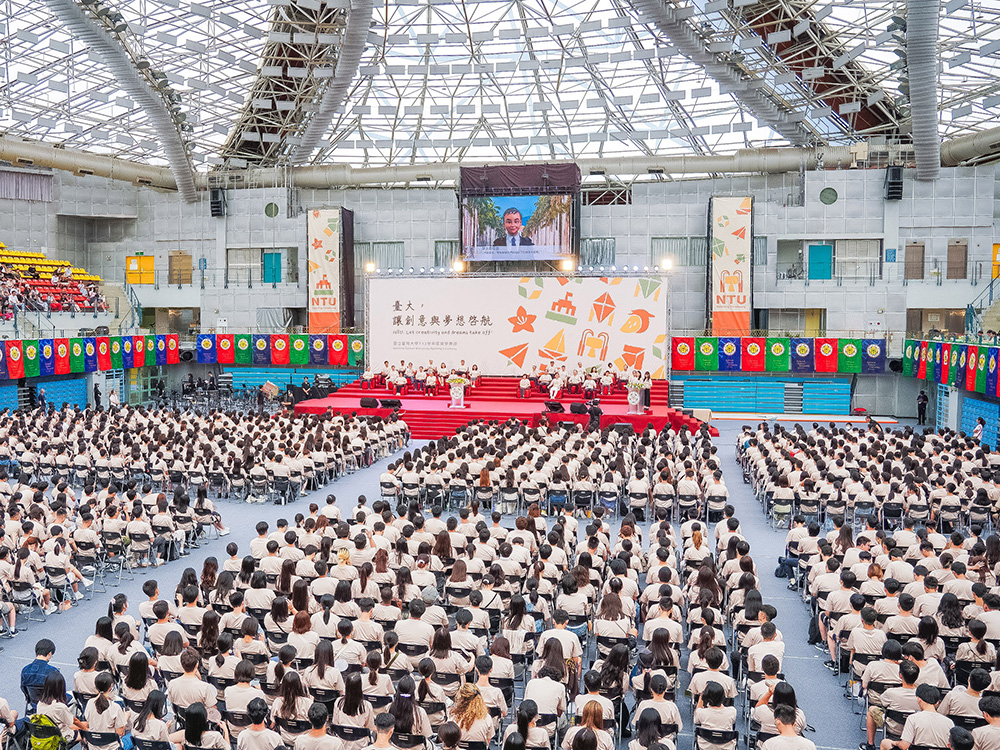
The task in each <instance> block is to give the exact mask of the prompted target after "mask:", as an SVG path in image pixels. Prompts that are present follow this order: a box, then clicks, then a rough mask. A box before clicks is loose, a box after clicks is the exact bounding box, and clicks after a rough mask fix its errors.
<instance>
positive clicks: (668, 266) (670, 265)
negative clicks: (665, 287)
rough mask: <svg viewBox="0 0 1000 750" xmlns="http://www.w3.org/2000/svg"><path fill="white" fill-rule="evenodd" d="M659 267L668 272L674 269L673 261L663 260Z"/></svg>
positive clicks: (671, 259)
mask: <svg viewBox="0 0 1000 750" xmlns="http://www.w3.org/2000/svg"><path fill="white" fill-rule="evenodd" d="M660 267H661V268H662V269H663V270H664V271H669V270H670V269H671V268H673V267H674V259H673V258H664V259H663V262H662V263H660Z"/></svg>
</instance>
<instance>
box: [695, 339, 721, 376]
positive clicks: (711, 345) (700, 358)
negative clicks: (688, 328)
mask: <svg viewBox="0 0 1000 750" xmlns="http://www.w3.org/2000/svg"><path fill="white" fill-rule="evenodd" d="M694 369H696V370H702V371H711V372H714V371H715V370H718V369H719V348H718V339H716V338H714V337H699V338H696V339H695V340H694Z"/></svg>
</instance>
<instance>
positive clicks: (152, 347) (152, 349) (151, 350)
mask: <svg viewBox="0 0 1000 750" xmlns="http://www.w3.org/2000/svg"><path fill="white" fill-rule="evenodd" d="M155 364H156V336H154V335H153V334H149V335H147V336H146V367H152V366H153V365H155Z"/></svg>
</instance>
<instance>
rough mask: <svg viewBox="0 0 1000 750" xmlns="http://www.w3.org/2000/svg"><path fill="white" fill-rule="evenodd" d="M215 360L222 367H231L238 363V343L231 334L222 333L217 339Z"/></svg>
mask: <svg viewBox="0 0 1000 750" xmlns="http://www.w3.org/2000/svg"><path fill="white" fill-rule="evenodd" d="M215 359H216V361H217V362H218V363H219V364H220V365H231V364H233V363H234V362H235V361H236V342H235V339H234V338H233V334H231V333H220V334H217V335H216V337H215Z"/></svg>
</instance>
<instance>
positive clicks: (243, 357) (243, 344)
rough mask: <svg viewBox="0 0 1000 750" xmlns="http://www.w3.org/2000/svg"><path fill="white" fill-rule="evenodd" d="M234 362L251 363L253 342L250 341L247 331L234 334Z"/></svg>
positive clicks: (240, 363)
mask: <svg viewBox="0 0 1000 750" xmlns="http://www.w3.org/2000/svg"><path fill="white" fill-rule="evenodd" d="M236 364H238V365H252V364H253V344H252V342H251V341H250V334H249V333H237V334H236Z"/></svg>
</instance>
